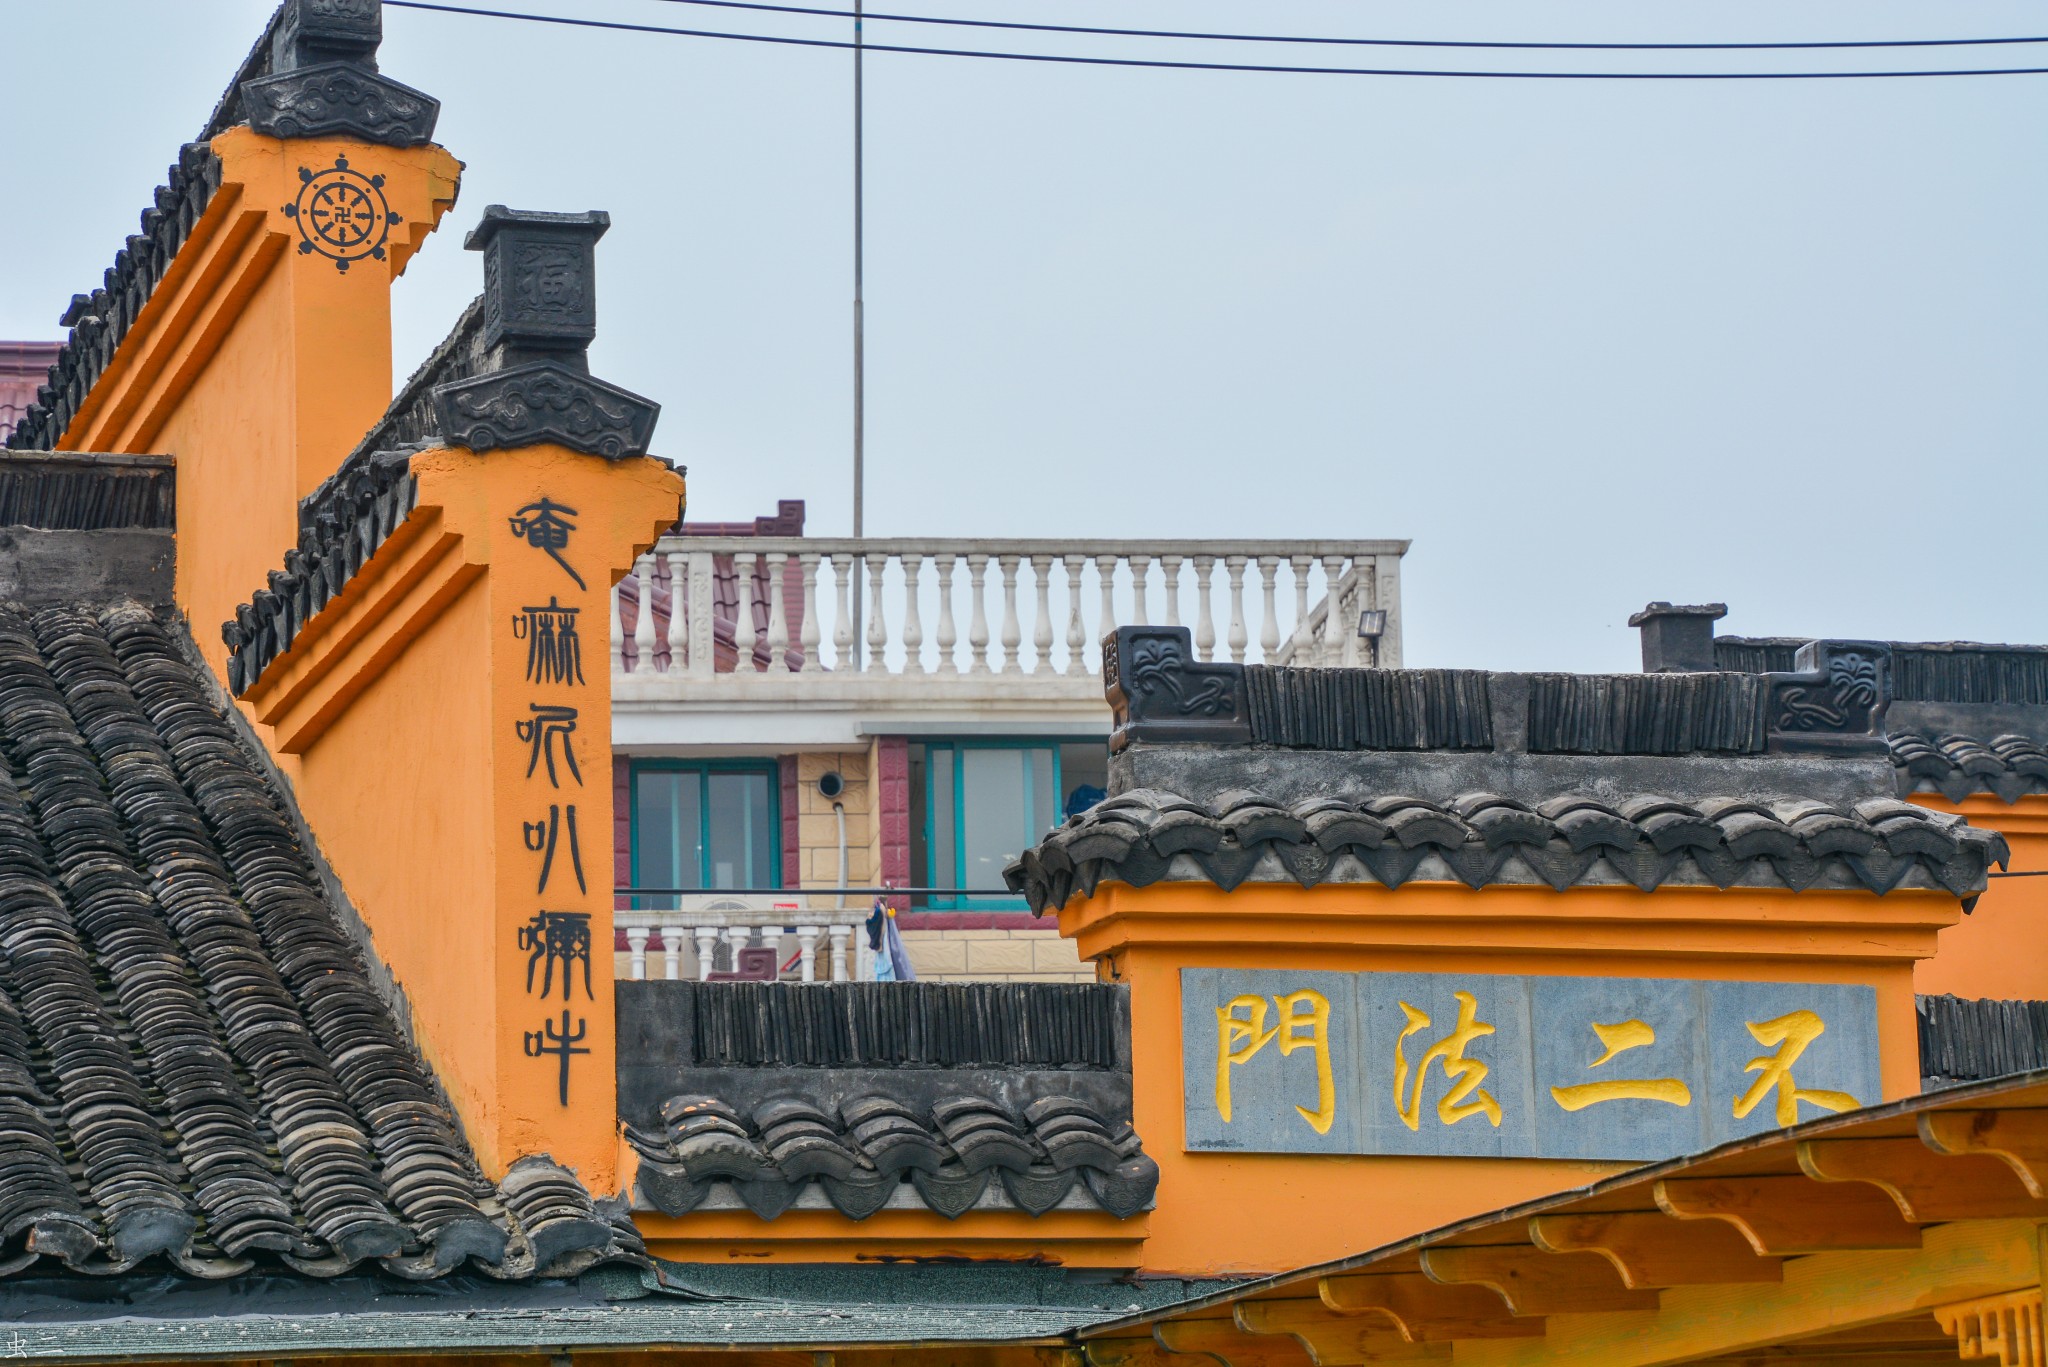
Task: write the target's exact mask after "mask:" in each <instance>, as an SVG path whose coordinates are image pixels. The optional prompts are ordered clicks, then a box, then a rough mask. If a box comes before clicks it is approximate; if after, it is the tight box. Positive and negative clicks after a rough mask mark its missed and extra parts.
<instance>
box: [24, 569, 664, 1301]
mask: <svg viewBox="0 0 2048 1367" xmlns="http://www.w3.org/2000/svg"><path fill="white" fill-rule="evenodd" d="M197 659H198V657H197V654H196V652H195V651H194V650H193V648H192V646H191V643H190V642H189V640H185V639H182V629H181V628H179V627H178V626H176V625H175V624H174V623H173V622H172V621H171V620H170V619H169V618H168V617H167V616H160V615H159V614H158V613H157V612H155V611H153V610H151V609H149V608H146V607H142V606H139V605H136V604H133V603H128V604H121V605H116V606H112V607H108V608H104V609H102V610H98V611H93V610H88V609H82V608H77V607H54V608H49V609H45V610H43V611H39V612H36V613H34V614H32V615H31V614H28V613H26V612H24V611H22V610H21V609H19V608H18V607H14V606H11V605H0V771H4V772H0V1154H4V1155H5V1156H6V1162H5V1163H4V1164H0V1273H18V1272H20V1271H22V1270H23V1269H26V1268H28V1267H30V1266H31V1265H33V1264H37V1263H42V1264H44V1265H46V1266H48V1265H57V1266H61V1267H63V1268H66V1269H69V1270H72V1271H77V1272H88V1273H102V1274H105V1273H114V1272H120V1271H123V1270H125V1269H127V1268H130V1267H133V1266H136V1265H137V1264H139V1263H142V1262H143V1261H144V1260H148V1259H152V1258H161V1259H163V1260H164V1261H165V1262H167V1263H168V1264H170V1265H171V1266H172V1267H174V1268H176V1269H177V1270H179V1271H181V1272H184V1273H186V1274H188V1275H192V1276H199V1277H223V1276H231V1275H234V1274H236V1273H239V1272H241V1271H244V1270H246V1269H249V1268H251V1267H254V1266H258V1265H261V1264H265V1263H269V1264H279V1263H281V1264H285V1265H287V1266H289V1267H290V1268H292V1269H296V1270H297V1271H299V1272H302V1273H308V1274H312V1275H316V1276H331V1275H335V1274H338V1273H341V1272H345V1271H347V1270H348V1269H350V1268H353V1267H356V1266H358V1265H362V1264H371V1265H373V1266H381V1267H382V1268H384V1269H386V1270H389V1271H392V1272H396V1273H398V1274H400V1275H403V1276H406V1277H414V1278H419V1277H435V1276H439V1275H442V1274H445V1273H448V1272H451V1271H455V1270H457V1269H462V1268H469V1269H473V1270H478V1271H482V1272H484V1273H487V1274H489V1275H491V1276H495V1277H505V1278H522V1277H529V1276H533V1275H536V1274H539V1273H544V1272H558V1271H563V1270H574V1269H575V1268H577V1267H580V1266H587V1265H589V1264H590V1263H592V1262H594V1261H597V1260H599V1259H603V1258H608V1257H618V1256H633V1255H634V1254H635V1253H636V1252H637V1250H638V1247H639V1245H638V1238H637V1236H636V1235H634V1234H633V1233H632V1230H631V1226H630V1224H629V1223H628V1222H627V1221H626V1217H625V1216H624V1213H623V1211H619V1210H606V1209H601V1208H599V1207H597V1206H595V1205H594V1204H593V1202H592V1201H591V1198H590V1196H589V1194H588V1193H586V1192H585V1191H584V1190H583V1188H582V1187H581V1186H580V1185H578V1183H577V1182H576V1180H575V1178H574V1177H573V1176H571V1175H570V1174H568V1173H567V1172H565V1171H564V1170H562V1169H560V1168H559V1167H557V1166H555V1165H554V1164H553V1163H552V1162H549V1161H548V1160H546V1159H545V1158H539V1157H534V1158H528V1159H524V1160H522V1161H521V1162H519V1163H517V1164H515V1165H514V1166H513V1168H512V1170H511V1171H510V1172H509V1173H508V1175H507V1176H506V1178H505V1179H504V1181H503V1182H501V1183H499V1184H497V1185H496V1186H495V1187H493V1186H492V1185H491V1184H490V1183H489V1182H487V1181H485V1180H484V1178H483V1177H482V1175H481V1173H480V1171H479V1170H478V1168H477V1165H476V1162H475V1159H474V1158H473V1157H472V1155H471V1153H470V1151H469V1149H468V1147H467V1145H466V1144H465V1143H464V1141H463V1139H462V1136H461V1133H460V1129H459V1126H458V1123H457V1121H456V1119H455V1117H454V1116H453V1114H452V1113H451V1112H450V1111H449V1109H448V1107H447V1105H446V1103H445V1102H444V1101H443V1100H442V1099H441V1097H440V1095H439V1091H438V1087H437V1085H436V1083H435V1080H434V1078H433V1076H432V1075H431V1073H430V1072H429V1071H428V1070H427V1069H426V1067H425V1066H424V1065H423V1064H422V1063H421V1061H420V1059H419V1057H418V1056H417V1054H416V1053H415V1052H414V1051H413V1049H412V1047H411V1045H410V1044H409V1042H408V1041H407V1040H406V1038H405V1037H404V1035H403V1033H402V1032H401V1030H400V1028H399V1026H398V1023H397V1020H396V1018H395V1016H394V1015H393V1013H392V1011H391V1009H390V1007H389V1005H388V1004H387V1003H386V1001H385V1000H384V999H383V998H382V997H381V996H380V995H379V994H378V992H377V990H376V989H375V988H374V987H373V986H372V984H371V981H370V979H369V976H368V974H367V972H366V970H365V968H364V966H363V961H362V958H361V955H360V953H359V951H358V949H357V947H356V945H355V943H354V942H353V940H352V939H351V938H350V935H349V934H348V932H347V931H346V930H345V929H344V926H343V923H342V920H341V916H340V913H339V912H338V911H337V909H336V908H335V907H334V906H333V905H332V904H331V903H330V901H329V900H328V894H327V892H326V890H325V888H324V886H323V883H322V880H321V877H320V875H319V873H318V872H317V870H316V868H315V866H314V864H313V863H312V861H311V860H310V859H309V857H308V856H307V854H306V852H305V850H304V849H303V848H302V847H301V845H300V843H299V839H298V837H297V835H296V833H295V823H294V820H293V816H292V812H291V808H290V806H289V803H288V799H287V798H286V797H285V796H284V794H283V793H282V792H281V791H280V790H279V789H278V788H277V787H276V786H275V785H274V783H273V781H272V780H271V778H270V776H269V775H268V773H267V771H266V769H265V767H264V765H263V763H262V761H261V759H260V758H259V757H258V755H257V754H256V753H255V752H254V750H253V749H252V747H251V743H250V742H248V741H246V740H245V739H244V738H243V737H242V736H241V735H240V734H239V733H238V731H237V730H236V727H235V724H234V722H233V721H232V720H231V719H230V718H229V717H228V716H227V715H226V714H225V712H224V711H223V709H222V707H221V706H220V704H219V702H218V701H217V698H216V695H215V691H214V688H213V685H212V682H211V679H210V677H209V676H208V675H207V674H206V672H205V668H204V666H203V665H201V664H199V663H197Z"/></svg>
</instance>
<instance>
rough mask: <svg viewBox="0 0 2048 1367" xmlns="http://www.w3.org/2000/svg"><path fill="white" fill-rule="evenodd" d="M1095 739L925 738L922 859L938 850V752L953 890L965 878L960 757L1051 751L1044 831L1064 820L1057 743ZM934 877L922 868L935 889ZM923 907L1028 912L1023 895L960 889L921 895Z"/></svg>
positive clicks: (964, 811)
mask: <svg viewBox="0 0 2048 1367" xmlns="http://www.w3.org/2000/svg"><path fill="white" fill-rule="evenodd" d="M1094 739H1096V738H1095V737H1085V736H1084V737H1068V736H1052V737H1040V736H1017V737H1003V736H990V737H986V738H982V737H974V738H972V739H967V738H960V739H947V740H928V741H925V742H924V848H925V859H926V862H927V864H928V865H929V864H930V863H931V862H932V861H933V859H934V858H935V855H934V851H935V850H936V849H937V843H936V842H935V841H934V839H933V836H934V831H933V828H932V818H933V815H934V813H935V812H936V811H937V810H938V802H937V801H936V798H937V792H936V788H937V786H938V777H937V775H938V765H937V757H938V756H940V755H941V754H943V755H944V756H945V757H946V765H947V769H948V773H949V775H950V779H949V781H950V785H951V798H952V800H951V802H950V803H949V804H948V806H949V816H950V819H951V821H952V826H953V834H952V838H951V840H950V841H948V842H947V843H948V844H950V845H951V847H952V852H953V880H952V881H953V886H954V887H955V888H958V887H959V886H960V885H961V884H963V883H965V882H966V881H967V842H966V841H965V840H964V839H962V836H963V835H964V834H965V828H966V824H967V804H966V793H965V788H966V785H965V783H964V782H962V778H963V775H962V773H961V756H962V755H963V754H964V753H965V752H967V751H969V750H1045V751H1049V752H1050V753H1051V755H1052V812H1053V820H1052V825H1051V826H1048V827H1047V828H1046V831H1047V832H1050V831H1051V830H1053V829H1054V828H1055V827H1057V826H1058V825H1059V823H1060V822H1061V821H1063V820H1065V819H1066V818H1065V817H1064V816H1063V815H1062V814H1061V813H1062V808H1063V798H1062V794H1064V793H1065V791H1066V786H1065V782H1064V780H1063V778H1062V776H1061V773H1060V747H1061V746H1062V745H1075V744H1088V743H1091V742H1092V741H1093V740H1094ZM1024 774H1025V782H1026V783H1027V784H1028V783H1029V782H1030V781H1031V778H1030V775H1031V769H1030V766H1029V765H1026V766H1025V769H1024ZM1029 802H1030V799H1029V798H1028V797H1027V798H1026V803H1027V806H1028V804H1029ZM937 875H938V871H937V870H936V869H934V868H929V867H928V868H927V869H926V870H925V874H924V876H925V877H928V878H930V879H931V880H932V885H933V886H935V887H936V886H937V883H938V876H937ZM923 909H924V910H927V911H1028V910H1030V904H1029V903H1028V902H1026V901H1025V900H1024V899H1023V898H1022V897H1011V896H1002V897H970V896H963V895H961V894H959V893H941V892H932V893H928V894H926V896H925V898H924V908H923Z"/></svg>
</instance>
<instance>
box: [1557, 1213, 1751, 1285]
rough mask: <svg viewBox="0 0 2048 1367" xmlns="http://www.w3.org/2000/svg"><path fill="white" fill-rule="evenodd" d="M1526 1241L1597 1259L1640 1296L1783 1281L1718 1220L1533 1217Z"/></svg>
mask: <svg viewBox="0 0 2048 1367" xmlns="http://www.w3.org/2000/svg"><path fill="white" fill-rule="evenodd" d="M1529 1238H1530V1241H1531V1242H1533V1243H1534V1244H1535V1245H1536V1246H1537V1247H1539V1248H1541V1249H1544V1250H1545V1251H1547V1252H1550V1253H1597V1254H1599V1255H1600V1256H1601V1257H1603V1258H1605V1259H1607V1261H1608V1262H1610V1263H1613V1264H1614V1266H1615V1269H1616V1270H1617V1271H1619V1272H1620V1273H1621V1280H1622V1282H1623V1283H1624V1284H1625V1285H1627V1286H1630V1287H1633V1288H1636V1289H1638V1290H1642V1289H1646V1288H1651V1287H1659V1286H1712V1285H1715V1284H1717V1283H1722V1282H1775V1281H1781V1280H1783V1277H1784V1264H1783V1263H1782V1262H1781V1261H1780V1260H1779V1259H1777V1258H1765V1257H1760V1256H1758V1254H1757V1251H1756V1250H1755V1249H1754V1248H1752V1247H1750V1244H1749V1241H1748V1240H1747V1239H1744V1238H1743V1237H1742V1235H1741V1234H1739V1233H1737V1232H1736V1230H1735V1229H1734V1228H1733V1227H1732V1226H1730V1225H1728V1224H1726V1223H1724V1222H1722V1221H1719V1220H1714V1221H1710V1222H1701V1223H1685V1222H1681V1221H1678V1220H1674V1219H1672V1218H1671V1217H1670V1216H1668V1215H1663V1214H1660V1213H1657V1212H1654V1211H1630V1212H1626V1213H1623V1214H1617V1215H1535V1216H1531V1217H1530V1219H1529Z"/></svg>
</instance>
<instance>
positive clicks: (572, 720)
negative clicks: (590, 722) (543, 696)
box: [512, 702, 583, 788]
mask: <svg viewBox="0 0 2048 1367" xmlns="http://www.w3.org/2000/svg"><path fill="white" fill-rule="evenodd" d="M526 708H527V711H529V712H531V713H533V716H532V717H531V718H529V719H528V720H526V721H515V722H513V723H512V729H513V731H514V732H515V733H517V735H518V736H519V739H521V740H523V741H525V742H527V743H528V744H529V745H531V746H532V747H533V750H532V753H531V754H529V755H528V756H527V760H526V776H527V777H528V778H532V777H533V771H534V770H535V769H536V768H538V767H539V766H540V762H541V760H542V759H546V760H547V762H548V784H549V786H550V787H554V788H559V787H561V786H562V782H561V779H560V778H559V777H558V776H557V775H556V772H555V748H556V747H555V742H557V741H560V742H561V753H562V759H563V761H564V762H565V763H566V764H567V766H568V769H569V777H571V778H573V779H575V780H576V786H577V787H579V788H580V787H582V786H583V773H582V771H581V770H579V769H578V768H577V767H576V747H575V746H574V745H572V744H571V743H570V741H569V737H570V736H571V735H572V734H574V733H575V730H576V709H575V708H573V707H561V706H556V705H553V704H548V705H543V704H541V703H537V702H536V703H528V704H527V705H526Z"/></svg>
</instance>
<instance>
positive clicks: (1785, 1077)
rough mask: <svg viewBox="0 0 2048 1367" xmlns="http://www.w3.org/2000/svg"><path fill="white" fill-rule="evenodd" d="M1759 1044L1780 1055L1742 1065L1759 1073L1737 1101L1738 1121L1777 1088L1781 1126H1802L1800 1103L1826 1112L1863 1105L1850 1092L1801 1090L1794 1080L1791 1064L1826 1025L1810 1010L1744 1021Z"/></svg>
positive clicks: (1750, 1070) (1745, 1069) (1847, 1109)
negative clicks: (1775, 1048) (1774, 1017)
mask: <svg viewBox="0 0 2048 1367" xmlns="http://www.w3.org/2000/svg"><path fill="white" fill-rule="evenodd" d="M1743 1024H1745V1025H1747V1026H1748V1027H1749V1033H1750V1034H1752V1035H1754V1036H1756V1042H1757V1043H1758V1044H1775V1045H1777V1046H1778V1052H1777V1053H1775V1054H1765V1055H1763V1056H1762V1057H1761V1058H1753V1059H1751V1060H1750V1061H1749V1062H1748V1063H1747V1064H1745V1065H1743V1069H1742V1071H1743V1072H1745V1073H1756V1074H1758V1077H1757V1080H1756V1081H1755V1082H1752V1083H1750V1084H1749V1090H1748V1091H1746V1092H1744V1093H1743V1094H1742V1095H1741V1096H1739V1097H1737V1098H1735V1118H1736V1119H1737V1120H1740V1119H1742V1118H1743V1117H1744V1116H1746V1115H1748V1114H1749V1113H1750V1112H1751V1111H1753V1110H1755V1109H1756V1104H1757V1103H1758V1102H1759V1101H1762V1100H1763V1099H1764V1093H1766V1092H1768V1091H1770V1090H1771V1089H1772V1088H1773V1087H1775V1088H1777V1089H1778V1103H1777V1105H1778V1115H1777V1120H1778V1124H1779V1125H1781V1126H1782V1125H1796V1124H1798V1123H1799V1103H1800V1102H1802V1101H1804V1102H1807V1103H1809V1104H1811V1105H1814V1106H1818V1107H1820V1108H1821V1109H1822V1110H1824V1111H1853V1110H1855V1109H1856V1108H1857V1107H1858V1106H1860V1105H1862V1104H1863V1103H1862V1102H1860V1101H1858V1100H1857V1099H1856V1098H1855V1097H1853V1096H1850V1095H1849V1094H1848V1093H1847V1092H1829V1091H1821V1090H1816V1089H1812V1088H1806V1087H1800V1086H1798V1085H1796V1084H1795V1083H1794V1082H1793V1081H1792V1064H1793V1063H1794V1062H1795V1061H1796V1060H1797V1059H1798V1058H1799V1056H1800V1055H1801V1054H1803V1053H1805V1052H1806V1046H1807V1045H1809V1044H1811V1043H1813V1042H1814V1041H1815V1040H1817V1039H1819V1038H1820V1036H1821V1032H1822V1031H1824V1030H1826V1029H1827V1028H1828V1027H1827V1024H1826V1023H1825V1022H1824V1021H1822V1020H1821V1018H1820V1017H1819V1016H1817V1015H1815V1014H1814V1013H1813V1012H1811V1011H1794V1012H1791V1013H1789V1014H1788V1015H1783V1016H1779V1017H1778V1018H1777V1019H1775V1020H1767V1021H1744V1022H1743Z"/></svg>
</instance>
